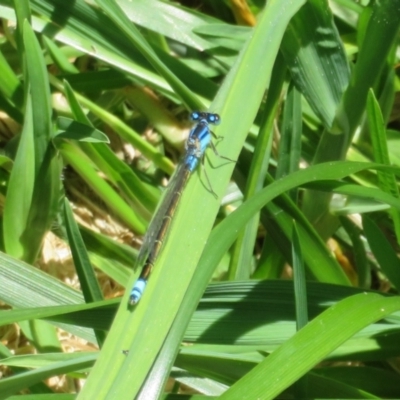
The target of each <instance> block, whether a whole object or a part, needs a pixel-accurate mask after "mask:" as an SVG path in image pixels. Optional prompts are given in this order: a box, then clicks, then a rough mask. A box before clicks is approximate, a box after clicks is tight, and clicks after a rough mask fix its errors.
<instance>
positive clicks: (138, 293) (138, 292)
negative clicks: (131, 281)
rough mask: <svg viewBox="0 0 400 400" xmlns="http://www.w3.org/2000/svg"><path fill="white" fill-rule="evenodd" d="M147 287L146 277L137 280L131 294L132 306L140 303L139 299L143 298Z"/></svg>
mask: <svg viewBox="0 0 400 400" xmlns="http://www.w3.org/2000/svg"><path fill="white" fill-rule="evenodd" d="M145 287H146V281H145V280H144V279H138V280H137V281H136V283H135V286H134V287H133V289H132V291H131V295H130V296H129V305H130V306H135V305H136V304H137V303H139V300H140V299H141V298H142V294H143V291H144V288H145Z"/></svg>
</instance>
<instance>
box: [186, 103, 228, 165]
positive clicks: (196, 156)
mask: <svg viewBox="0 0 400 400" xmlns="http://www.w3.org/2000/svg"><path fill="white" fill-rule="evenodd" d="M190 118H191V120H192V121H196V122H197V125H196V126H195V127H194V128H193V129H192V130H191V131H190V134H189V137H188V140H187V142H186V145H185V149H186V154H185V157H184V159H183V162H184V164H185V165H186V166H187V168H188V169H189V171H190V172H192V171H194V170H195V169H196V167H197V165H198V163H199V161H200V160H201V158H202V157H203V155H204V152H205V151H206V149H207V147H208V146H209V144H210V142H211V131H210V128H209V126H208V124H214V125H217V124H219V122H220V117H219V115H218V114H211V113H206V112H199V111H194V112H192V113H191V114H190Z"/></svg>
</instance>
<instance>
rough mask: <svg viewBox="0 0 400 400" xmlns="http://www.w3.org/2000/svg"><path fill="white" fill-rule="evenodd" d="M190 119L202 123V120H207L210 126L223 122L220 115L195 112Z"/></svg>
mask: <svg viewBox="0 0 400 400" xmlns="http://www.w3.org/2000/svg"><path fill="white" fill-rule="evenodd" d="M190 119H191V120H192V121H200V120H201V119H205V120H206V121H207V122H208V123H209V124H214V125H218V124H219V123H220V122H221V118H220V117H219V115H218V114H213V113H207V112H202V111H193V112H192V113H191V114H190Z"/></svg>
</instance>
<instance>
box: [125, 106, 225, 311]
mask: <svg viewBox="0 0 400 400" xmlns="http://www.w3.org/2000/svg"><path fill="white" fill-rule="evenodd" d="M191 120H192V121H196V122H197V124H196V126H195V127H194V128H193V129H192V130H191V131H190V134H189V137H188V139H187V142H186V146H185V150H186V152H185V155H184V156H183V159H182V161H181V163H180V164H179V166H178V168H177V170H176V171H175V174H174V175H173V177H172V179H171V182H170V183H169V185H168V188H167V192H166V194H165V195H164V198H163V201H162V202H161V204H160V205H159V207H158V209H157V211H156V213H155V215H154V217H153V219H152V221H151V223H150V226H149V228H148V230H147V233H146V235H145V237H144V240H143V245H142V247H141V249H140V252H139V256H138V261H137V265H138V266H141V265H142V264H143V262H144V264H143V268H142V272H141V274H140V277H139V279H138V280H137V281H136V283H135V285H134V286H133V288H132V290H131V294H130V296H129V304H130V305H135V304H137V303H138V302H139V300H140V299H141V297H142V294H143V291H144V289H145V287H146V283H147V280H148V278H149V275H150V273H151V270H152V269H153V266H154V263H155V261H156V259H157V257H158V255H159V253H160V251H161V248H162V245H163V241H164V238H165V235H166V233H167V231H168V228H169V226H170V225H171V221H172V218H173V216H174V214H175V211H176V208H177V206H178V203H179V199H180V197H181V195H182V191H183V189H184V187H185V185H186V183H187V181H188V179H189V177H190V175H191V173H192V172H193V171H194V170H195V169H196V167H197V166H198V164H199V162H200V161H202V160H203V157H204V153H205V150H206V149H207V147H208V146H212V148H213V149H214V151H215V152H216V150H215V147H214V145H213V143H212V142H211V136H212V135H213V133H212V132H211V130H210V127H209V124H219V122H220V117H219V115H218V114H211V113H206V112H199V111H195V112H192V114H191ZM217 154H218V153H217ZM223 158H226V157H223ZM229 160H230V159H229ZM230 161H232V160H230ZM206 177H207V175H206ZM207 180H208V177H207ZM208 183H209V186H210V190H211V192H212V193H213V194H214V195H215V193H214V191H213V190H212V188H211V185H210V182H209V181H208ZM215 196H216V195H215Z"/></svg>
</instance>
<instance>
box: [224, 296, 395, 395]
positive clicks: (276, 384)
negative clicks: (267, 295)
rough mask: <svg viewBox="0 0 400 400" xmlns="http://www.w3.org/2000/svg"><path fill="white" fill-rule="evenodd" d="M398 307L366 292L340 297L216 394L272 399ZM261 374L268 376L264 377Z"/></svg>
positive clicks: (389, 300)
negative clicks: (341, 346)
mask: <svg viewBox="0 0 400 400" xmlns="http://www.w3.org/2000/svg"><path fill="white" fill-rule="evenodd" d="M399 310H400V300H399V298H398V297H391V298H385V297H383V296H381V295H378V294H372V293H369V294H359V295H355V296H352V297H349V298H347V299H345V300H342V301H341V302H340V303H338V304H337V305H335V306H333V307H331V308H330V309H329V310H327V311H325V312H324V313H322V314H321V315H319V316H318V317H316V318H315V319H314V320H313V321H311V322H310V323H309V324H308V325H307V326H305V327H304V328H303V329H302V330H301V331H299V332H298V333H297V334H296V335H295V336H293V337H292V338H291V339H289V340H288V341H287V342H286V343H285V344H283V345H282V346H281V347H280V348H279V349H277V350H276V351H275V352H273V353H272V354H271V355H269V357H267V359H266V360H265V361H263V362H262V363H260V364H259V365H258V366H257V367H255V368H254V369H253V370H252V371H251V372H250V373H249V374H247V375H246V376H245V377H243V378H242V379H240V380H239V381H238V382H237V383H236V384H234V385H233V386H232V387H231V388H230V389H228V390H227V391H226V392H225V393H224V394H223V395H222V396H221V397H220V398H221V399H224V398H225V399H231V398H233V397H236V398H241V397H243V396H247V397H249V398H259V399H273V398H275V397H276V396H278V395H279V394H280V393H282V391H283V390H285V389H286V388H287V387H289V386H290V385H291V384H292V383H294V382H295V381H296V380H297V379H299V378H300V377H301V376H302V375H304V374H305V373H306V372H307V371H309V370H310V369H311V368H312V367H314V366H315V365H316V364H317V363H318V362H320V361H321V360H322V359H323V358H324V357H326V356H327V355H328V354H329V353H330V352H332V351H333V350H334V349H335V348H336V347H338V346H339V345H340V344H341V343H343V342H344V341H346V340H347V339H349V338H350V337H351V336H353V335H354V334H355V333H357V332H358V331H359V330H361V329H362V328H363V327H365V326H367V325H369V324H371V323H373V322H375V321H377V320H379V319H381V318H383V317H385V316H386V315H389V314H391V313H393V312H395V311H399ZM339 318H340V320H341V322H342V323H341V324H340V325H338V324H337V321H338V319H339ZM265 376H268V378H269V379H268V380H265Z"/></svg>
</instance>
